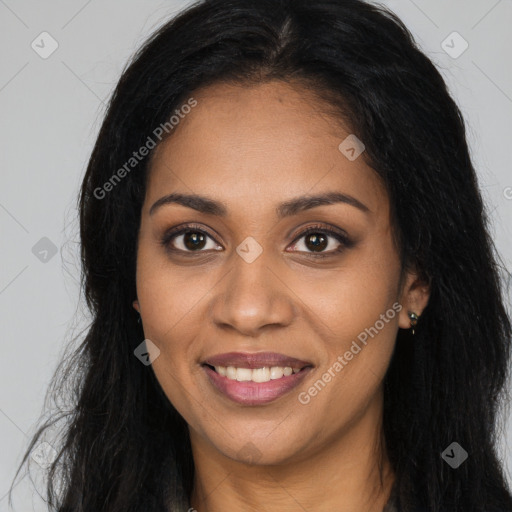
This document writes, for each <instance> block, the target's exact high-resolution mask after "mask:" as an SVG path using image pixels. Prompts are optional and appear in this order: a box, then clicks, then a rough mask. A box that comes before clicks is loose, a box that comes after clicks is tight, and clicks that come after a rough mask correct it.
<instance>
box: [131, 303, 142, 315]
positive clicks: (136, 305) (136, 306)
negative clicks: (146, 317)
mask: <svg viewBox="0 0 512 512" xmlns="http://www.w3.org/2000/svg"><path fill="white" fill-rule="evenodd" d="M132 306H133V308H134V309H135V310H136V311H137V312H138V313H139V315H140V306H139V301H138V300H134V301H133V302H132Z"/></svg>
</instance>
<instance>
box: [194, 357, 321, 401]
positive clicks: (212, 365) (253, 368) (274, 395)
mask: <svg viewBox="0 0 512 512" xmlns="http://www.w3.org/2000/svg"><path fill="white" fill-rule="evenodd" d="M222 362H224V364H219V363H222ZM279 362H282V364H281V365H279V364H277V363H279ZM202 368H203V369H204V371H205V373H206V375H207V377H208V381H209V382H210V384H211V385H212V386H213V387H214V389H215V390H216V391H217V392H220V393H221V394H222V395H223V396H225V397H227V398H229V399H230V400H232V401H234V402H236V403H238V404H243V405H264V404H267V403H269V402H272V401H274V400H277V399H278V398H280V397H282V396H283V395H285V394H287V393H289V392H290V391H291V390H292V389H294V388H295V387H296V386H298V385H299V384H300V383H301V382H302V380H303V379H304V378H305V376H306V375H307V373H309V371H310V370H312V369H313V367H312V364H311V363H308V362H306V361H300V360H298V359H294V358H289V357H286V356H283V355H281V354H275V353H262V354H240V353H231V354H223V355H220V356H216V357H212V358H210V359H208V360H207V361H206V362H205V363H203V364H202Z"/></svg>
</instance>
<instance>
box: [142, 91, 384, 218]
mask: <svg viewBox="0 0 512 512" xmlns="http://www.w3.org/2000/svg"><path fill="white" fill-rule="evenodd" d="M191 96H192V97H193V98H194V99H195V100H196V101H197V106H195V107H194V108H193V109H191V111H190V112H189V113H188V114H186V115H183V116H182V118H181V119H180V121H179V124H178V125H177V126H176V127H175V128H174V129H173V132H172V133H171V135H170V137H169V138H168V139H167V140H165V141H164V142H163V143H162V144H160V145H159V147H158V148H157V149H156V152H155V154H154V157H153V159H152V166H151V172H150V176H149V180H148V191H147V196H148V198H149V199H151V200H157V199H158V198H159V194H160V195H162V194H163V193H169V192H174V191H179V192H183V193H198V194H199V193H200V194H205V192H207V193H208V195H209V196H211V197H215V198H218V199H219V200H221V201H224V202H229V201H231V202H232V204H233V208H235V207H236V205H237V201H238V205H239V206H244V207H245V208H247V207H248V206H249V205H251V206H253V207H256V208H257V207H262V205H264V204H266V203H267V202H268V203H278V202H282V201H283V200H286V198H287V197H296V196H298V195H304V194H308V193H309V194H315V193H318V192H325V191H331V190H336V191H341V192H345V193H347V194H351V195H353V196H356V197H357V198H358V199H359V200H360V201H361V202H363V203H365V204H367V205H368V206H369V208H370V209H371V210H372V211H373V210H374V209H375V210H377V209H380V208H383V207H385V206H386V204H387V194H386V191H385V188H384V186H383V184H382V182H381V180H380V178H379V177H378V175H377V174H376V173H375V171H374V170H373V169H371V168H370V167H368V166H367V165H366V164H365V162H364V159H363V158H362V157H359V158H357V159H355V160H349V159H348V158H347V157H346V156H345V154H343V153H342V152H341V151H340V149H339V145H340V143H342V142H343V141H344V140H345V139H346V138H347V137H348V136H350V135H351V133H350V129H349V128H348V127H345V125H344V123H343V120H342V119H341V118H340V116H339V115H336V114H335V111H334V109H333V108H332V107H331V106H330V105H329V104H327V103H326V102H325V101H323V100H322V99H321V98H320V97H318V96H317V95H315V94H313V93H312V92H311V91H309V90H306V89H301V88H300V87H297V86H292V85H290V84H287V83H284V82H280V81H274V82H267V83H264V84H258V85H254V86H242V85H232V84H215V85H212V86H208V87H205V88H203V89H200V90H197V91H195V92H194V93H193V94H192V95H191Z"/></svg>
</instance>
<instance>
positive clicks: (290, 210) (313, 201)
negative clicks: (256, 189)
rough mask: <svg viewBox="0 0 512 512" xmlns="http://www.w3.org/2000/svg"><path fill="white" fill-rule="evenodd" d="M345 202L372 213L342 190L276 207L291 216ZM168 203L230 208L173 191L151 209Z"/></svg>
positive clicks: (221, 213)
mask: <svg viewBox="0 0 512 512" xmlns="http://www.w3.org/2000/svg"><path fill="white" fill-rule="evenodd" d="M336 203H345V204H348V205H350V206H353V207H355V208H358V209H359V210H361V211H362V212H364V213H367V214H368V213H371V211H370V209H369V208H368V207H367V206H366V205H365V204H363V203H361V201H359V200H358V199H356V198H355V197H352V196H349V195H347V194H342V193H340V192H326V193H324V194H319V195H314V196H300V197H296V198H293V199H290V200H288V201H285V202H283V203H281V204H280V205H279V206H278V207H277V208H276V213H277V216H278V218H284V217H291V216H292V215H296V214H297V213H299V212H303V211H305V210H309V209H311V208H316V207H317V206H324V205H331V204H336ZM167 204H180V205H182V206H186V207H188V208H192V209H194V210H197V211H198V212H201V213H206V214H210V215H216V216H218V217H227V215H228V209H227V208H226V205H225V204H224V203H221V202H218V201H216V200H214V199H211V198H208V197H204V196H200V195H197V194H179V193H172V194H168V195H166V196H164V197H161V198H160V199H158V200H157V201H156V202H155V203H153V206H151V208H150V209H149V215H153V214H154V213H155V212H156V211H157V210H158V209H159V208H161V207H162V206H164V205H167Z"/></svg>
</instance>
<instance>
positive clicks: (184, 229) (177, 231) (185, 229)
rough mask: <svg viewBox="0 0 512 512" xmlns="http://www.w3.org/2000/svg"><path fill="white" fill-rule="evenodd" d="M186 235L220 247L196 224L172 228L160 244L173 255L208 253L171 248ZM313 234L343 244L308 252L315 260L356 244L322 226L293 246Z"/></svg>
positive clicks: (307, 233)
mask: <svg viewBox="0 0 512 512" xmlns="http://www.w3.org/2000/svg"><path fill="white" fill-rule="evenodd" d="M185 233H201V234H203V235H206V236H208V237H210V238H211V239H212V240H213V241H214V242H215V243H216V244H217V245H220V244H218V242H217V241H216V240H215V239H214V238H213V236H212V235H210V234H209V233H208V232H207V231H205V230H204V229H201V228H200V227H199V226H197V225H195V224H187V225H184V226H179V227H177V228H171V229H170V230H168V231H166V232H165V233H164V235H163V236H162V239H161V241H160V243H161V244H162V246H163V247H164V248H165V249H167V250H169V251H171V252H173V253H187V254H194V253H197V254H201V253H203V252H206V251H203V250H198V251H185V250H183V249H176V248H174V247H172V246H171V241H172V240H173V239H174V238H176V237H178V236H180V235H183V234H185ZM312 233H315V234H323V235H327V236H330V237H333V238H335V239H336V240H337V241H338V242H340V244H341V245H340V248H338V249H333V250H331V251H328V252H323V253H315V252H306V254H307V255H308V256H313V257H314V258H327V257H330V256H334V255H336V254H339V253H341V252H342V251H343V250H344V249H345V248H350V247H352V246H353V245H354V243H353V242H352V241H351V240H350V239H349V238H348V237H347V236H346V235H344V234H343V233H340V232H338V231H335V230H333V229H329V228H326V227H325V226H320V225H316V226H309V227H308V228H307V229H305V230H304V231H303V232H302V233H300V234H299V235H297V237H296V238H295V239H294V241H293V242H292V245H295V243H297V242H298V241H299V240H300V239H301V238H304V237H305V236H307V235H310V234H312ZM298 252H301V253H304V252H305V251H298Z"/></svg>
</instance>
